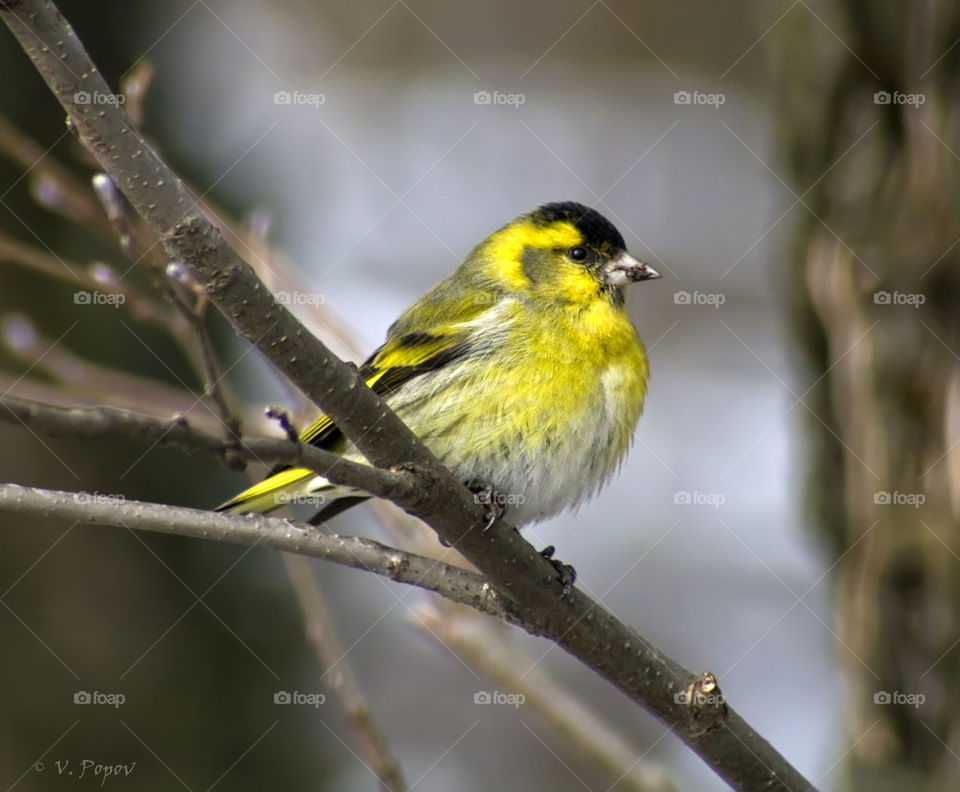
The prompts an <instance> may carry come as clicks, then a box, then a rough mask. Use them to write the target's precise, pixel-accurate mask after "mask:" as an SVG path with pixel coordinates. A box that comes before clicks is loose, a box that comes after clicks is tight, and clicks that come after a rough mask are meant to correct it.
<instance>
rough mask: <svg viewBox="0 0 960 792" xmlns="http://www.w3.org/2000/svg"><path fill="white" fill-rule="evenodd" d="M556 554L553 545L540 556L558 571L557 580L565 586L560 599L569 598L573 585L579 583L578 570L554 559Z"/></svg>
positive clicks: (541, 552) (546, 548)
mask: <svg viewBox="0 0 960 792" xmlns="http://www.w3.org/2000/svg"><path fill="white" fill-rule="evenodd" d="M555 552H556V548H555V547H554V546H553V545H547V546H546V547H544V548H543V550H541V551H540V555H542V556H543V557H544V558H546V559H547V561H549V562H550V564H551V565H552V566H553V568H554V569H555V570H556V572H557V580H558V581H560V585H562V586H563V591H562V592H561V593H560V598H561V599H563V598H564V597H569V596H570V592H572V591H573V584H574V583H576V582H577V570H576V569H574V568H573V567H572V566H570V564H565V563H563V561H560V560H559V559H557V558H554V557H553V554H554V553H555Z"/></svg>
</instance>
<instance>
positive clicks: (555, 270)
mask: <svg viewBox="0 0 960 792" xmlns="http://www.w3.org/2000/svg"><path fill="white" fill-rule="evenodd" d="M470 259H471V260H473V261H474V262H476V263H478V264H479V265H480V267H481V268H482V271H483V275H484V278H485V279H486V280H488V281H491V282H492V284H493V285H495V286H496V287H497V288H498V289H499V290H502V291H504V292H506V293H511V294H515V295H518V296H522V297H526V298H528V299H538V298H539V299H548V300H554V301H559V302H565V303H573V304H581V305H583V304H589V303H590V302H591V301H592V300H596V299H597V297H598V296H600V297H603V298H606V299H609V300H610V301H612V302H613V303H615V304H618V305H619V304H622V303H623V292H622V288H623V287H624V286H626V285H628V284H630V283H636V282H638V281H644V280H651V279H653V278H659V277H661V275H660V273H658V272H657V271H656V270H655V269H653V268H652V267H651V266H649V265H648V264H644V263H643V262H640V261H637V259H635V258H633V257H632V256H631V255H630V254H628V253H627V250H626V243H625V242H624V241H623V237H622V236H621V235H620V232H619V231H617V229H616V227H615V226H614V225H613V223H611V222H610V221H609V220H607V219H606V218H605V217H604V216H603V215H601V214H600V213H599V212H597V211H596V210H594V209H591V208H590V207H588V206H584V205H583V204H579V203H575V202H573V201H566V202H563V203H548V204H544V205H543V206H541V207H539V208H537V209H534V210H533V211H532V212H529V213H527V214H525V215H521V216H520V217H518V218H517V219H515V220H513V221H512V222H510V223H508V224H507V225H505V226H504V227H503V228H501V229H499V230H497V231H494V232H493V233H492V234H491V235H490V236H489V237H487V238H486V239H485V240H484V241H483V242H481V243H480V245H479V246H478V247H477V249H476V250H475V251H474V253H473V254H472V255H471V256H470Z"/></svg>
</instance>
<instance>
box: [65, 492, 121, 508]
mask: <svg viewBox="0 0 960 792" xmlns="http://www.w3.org/2000/svg"><path fill="white" fill-rule="evenodd" d="M126 501H127V499H126V498H125V497H124V496H123V495H113V494H111V493H105V492H75V493H73V502H74V503H76V504H79V505H81V506H89V505H97V506H119V505H120V504H122V503H126Z"/></svg>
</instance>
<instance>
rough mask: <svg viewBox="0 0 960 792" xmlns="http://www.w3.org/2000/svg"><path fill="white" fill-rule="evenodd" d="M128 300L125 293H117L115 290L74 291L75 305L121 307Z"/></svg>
mask: <svg viewBox="0 0 960 792" xmlns="http://www.w3.org/2000/svg"><path fill="white" fill-rule="evenodd" d="M126 301H127V297H126V295H125V294H115V293H113V292H101V291H92V292H89V291H75V292H74V293H73V304H74V305H110V306H112V307H113V308H119V307H120V306H121V305H123V304H124V303H125V302H126Z"/></svg>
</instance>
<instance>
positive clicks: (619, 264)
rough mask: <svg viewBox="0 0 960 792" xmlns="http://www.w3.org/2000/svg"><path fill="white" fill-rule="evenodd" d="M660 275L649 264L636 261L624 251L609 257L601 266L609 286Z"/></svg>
mask: <svg viewBox="0 0 960 792" xmlns="http://www.w3.org/2000/svg"><path fill="white" fill-rule="evenodd" d="M662 277H663V275H661V274H660V273H659V272H657V271H656V270H655V269H654V268H653V267H651V266H650V265H649V264H644V263H643V262H642V261H637V260H636V259H635V258H634V257H633V256H631V255H630V254H629V253H627V252H626V251H624V252H622V253H620V254H619V255H618V256H617V257H616V258H614V259H611V260H610V261H609V262H608V263H607V265H606V266H605V267H604V268H603V279H604V280H605V281H606V282H607V283H608V284H609V285H611V286H626V285H627V284H628V283H636V282H637V281H645V280H654V279H655V278H662Z"/></svg>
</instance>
